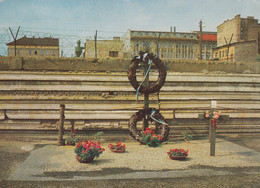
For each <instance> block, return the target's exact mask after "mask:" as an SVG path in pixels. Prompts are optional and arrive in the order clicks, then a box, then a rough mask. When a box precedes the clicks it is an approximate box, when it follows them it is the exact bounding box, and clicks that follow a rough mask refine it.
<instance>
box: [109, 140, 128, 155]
mask: <svg viewBox="0 0 260 188" xmlns="http://www.w3.org/2000/svg"><path fill="white" fill-rule="evenodd" d="M108 148H109V149H110V150H111V151H112V152H116V153H122V152H125V148H126V145H125V144H122V143H121V142H118V143H116V145H113V144H109V146H108Z"/></svg>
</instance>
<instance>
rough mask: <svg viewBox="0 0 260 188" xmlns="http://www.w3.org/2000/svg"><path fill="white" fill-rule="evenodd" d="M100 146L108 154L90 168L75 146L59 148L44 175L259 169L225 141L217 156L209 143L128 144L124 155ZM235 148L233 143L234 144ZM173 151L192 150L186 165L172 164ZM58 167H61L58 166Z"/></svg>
mask: <svg viewBox="0 0 260 188" xmlns="http://www.w3.org/2000/svg"><path fill="white" fill-rule="evenodd" d="M108 144H109V143H103V144H101V145H102V147H105V148H106V151H105V152H103V154H101V155H100V157H99V158H97V159H95V160H94V162H93V163H91V164H81V163H79V162H78V161H77V160H76V158H75V154H74V151H73V150H74V147H73V146H64V147H56V152H55V153H56V154H57V155H54V156H53V157H52V158H51V160H50V162H49V163H48V164H46V166H45V168H44V172H66V171H101V170H102V169H106V168H126V169H127V168H130V169H132V170H146V171H149V170H173V169H174V170H176V169H187V168H189V167H191V166H196V165H204V166H212V167H246V166H260V164H259V163H258V162H254V161H249V160H243V156H241V155H238V154H237V153H234V152H232V151H228V150H225V149H223V147H222V145H223V144H227V142H226V141H224V140H222V139H218V140H217V144H216V146H217V147H216V156H214V157H213V156H209V151H210V148H209V147H210V145H209V142H208V140H195V141H192V142H191V143H190V144H186V143H184V142H179V143H174V144H173V143H169V144H163V145H162V146H160V147H157V148H152V147H148V146H145V145H140V144H139V143H137V142H128V143H126V145H127V149H126V152H125V153H113V152H111V151H110V150H109V149H108V148H107V146H108ZM231 144H232V143H231ZM171 148H183V149H185V150H186V149H188V150H189V156H188V158H187V159H186V160H184V161H178V160H172V159H170V158H169V157H168V156H167V151H169V150H170V149H171ZM57 164H58V165H57Z"/></svg>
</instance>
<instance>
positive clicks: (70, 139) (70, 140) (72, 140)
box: [65, 130, 79, 146]
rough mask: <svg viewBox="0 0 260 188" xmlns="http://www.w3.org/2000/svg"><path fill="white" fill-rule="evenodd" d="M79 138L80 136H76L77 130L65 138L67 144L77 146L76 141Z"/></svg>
mask: <svg viewBox="0 0 260 188" xmlns="http://www.w3.org/2000/svg"><path fill="white" fill-rule="evenodd" d="M78 140H79V137H78V136H76V130H73V131H71V132H70V133H68V137H67V138H66V140H65V143H66V145H71V146H75V144H76V142H77V141H78Z"/></svg>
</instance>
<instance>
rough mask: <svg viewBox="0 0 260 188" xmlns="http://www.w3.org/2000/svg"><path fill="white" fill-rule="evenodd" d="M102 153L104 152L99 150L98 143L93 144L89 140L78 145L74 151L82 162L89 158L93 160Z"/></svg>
mask: <svg viewBox="0 0 260 188" xmlns="http://www.w3.org/2000/svg"><path fill="white" fill-rule="evenodd" d="M103 151H105V149H104V148H101V146H100V144H99V143H94V142H92V141H91V140H88V141H87V142H85V141H82V142H80V143H78V144H77V145H76V148H75V149H74V152H75V153H76V155H77V156H79V157H80V158H81V159H82V160H83V161H84V160H87V159H89V158H92V159H94V158H95V157H99V155H100V154H102V153H103Z"/></svg>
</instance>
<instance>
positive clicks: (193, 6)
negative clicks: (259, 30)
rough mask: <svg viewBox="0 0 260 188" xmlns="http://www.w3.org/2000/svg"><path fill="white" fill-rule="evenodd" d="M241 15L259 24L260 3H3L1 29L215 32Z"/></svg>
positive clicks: (208, 0) (249, 0)
mask: <svg viewBox="0 0 260 188" xmlns="http://www.w3.org/2000/svg"><path fill="white" fill-rule="evenodd" d="M237 14H241V16H242V17H247V16H254V17H255V18H256V19H259V18H260V0H0V27H18V26H21V27H27V28H45V29H46V28H49V29H53V28H56V29H62V30H63V29H64V30H90V31H92V30H93V31H94V30H100V31H113V32H116V31H118V32H125V31H126V30H127V29H132V30H154V31H169V30H170V27H171V26H176V28H177V31H179V32H190V31H193V30H199V21H200V19H202V20H203V23H204V25H205V26H206V27H205V29H204V30H207V31H216V30H217V29H216V27H217V26H218V25H220V24H221V23H222V22H224V21H225V20H227V19H232V18H234V16H235V15H237Z"/></svg>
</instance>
